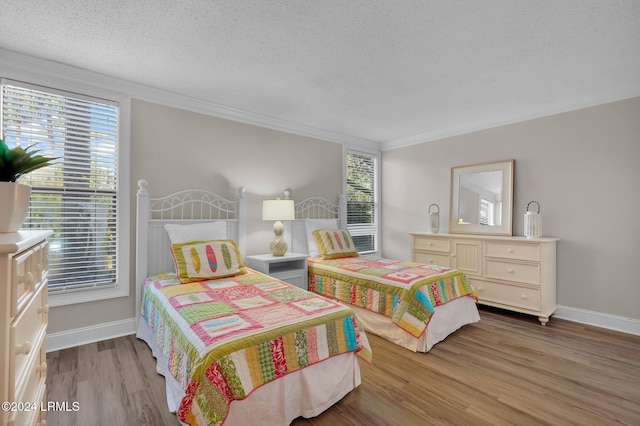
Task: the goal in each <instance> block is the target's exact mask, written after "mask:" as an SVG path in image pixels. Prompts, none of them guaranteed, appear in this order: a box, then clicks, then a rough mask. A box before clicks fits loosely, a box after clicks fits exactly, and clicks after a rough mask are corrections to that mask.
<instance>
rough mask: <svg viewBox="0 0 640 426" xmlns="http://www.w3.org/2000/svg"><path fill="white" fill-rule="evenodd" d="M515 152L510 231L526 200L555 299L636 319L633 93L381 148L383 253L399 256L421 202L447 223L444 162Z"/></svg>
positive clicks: (519, 229)
mask: <svg viewBox="0 0 640 426" xmlns="http://www.w3.org/2000/svg"><path fill="white" fill-rule="evenodd" d="M506 159H515V177H514V181H515V182H514V184H515V187H514V221H513V231H514V235H522V234H523V215H524V212H525V208H526V204H527V202H529V201H531V200H536V201H538V202H540V205H541V213H542V227H543V233H544V235H547V236H555V237H559V238H560V239H561V240H560V241H559V243H558V254H557V262H558V275H557V279H558V303H559V304H560V305H563V306H568V307H572V308H578V309H584V310H588V311H595V312H600V313H605V314H611V315H616V316H622V317H627V318H633V319H640V303H638V301H640V284H639V283H638V279H637V274H636V271H635V269H636V268H637V264H638V260H639V259H640V219H639V215H640V98H633V99H629V100H625V101H620V102H615V103H611V104H606V105H600V106H596V107H592V108H587V109H583V110H578V111H573V112H569V113H564V114H558V115H554V116H550V117H546V118H541V119H536V120H531V121H526V122H522V123H517V124H512V125H508V126H503V127H499V128H495V129H490V130H485V131H480V132H475V133H470V134H466V135H461V136H456V137H451V138H447V139H443V140H438V141H433V142H427V143H423V144H419V145H414V146H410V147H405V148H399V149H394V150H390V151H385V152H383V153H382V230H383V232H382V244H383V255H384V256H385V257H391V258H409V256H410V238H409V235H408V233H409V232H412V231H421V232H426V230H427V207H428V206H429V204H431V203H437V204H439V206H440V216H441V219H440V220H441V223H440V229H441V232H446V230H447V229H448V215H449V186H450V168H451V167H452V166H459V165H465V164H473V163H480V162H489V161H499V160H506Z"/></svg>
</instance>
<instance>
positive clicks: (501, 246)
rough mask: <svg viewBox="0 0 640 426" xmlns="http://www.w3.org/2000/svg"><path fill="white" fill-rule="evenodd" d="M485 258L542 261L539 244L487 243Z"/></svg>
mask: <svg viewBox="0 0 640 426" xmlns="http://www.w3.org/2000/svg"><path fill="white" fill-rule="evenodd" d="M485 256H489V257H501V258H503V259H515V260H530V261H532V262H538V261H539V260H540V246H539V245H538V244H527V243H516V242H510V243H501V242H493V241H487V243H486V246H485Z"/></svg>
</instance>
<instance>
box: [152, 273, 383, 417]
mask: <svg viewBox="0 0 640 426" xmlns="http://www.w3.org/2000/svg"><path fill="white" fill-rule="evenodd" d="M246 269H247V272H246V273H245V274H243V275H237V276H233V277H228V278H220V279H216V280H207V281H199V282H195V283H189V284H180V282H179V281H178V279H177V277H176V275H175V274H168V273H166V274H157V275H153V276H151V277H149V278H148V279H147V280H146V282H145V288H144V291H143V300H142V307H141V315H142V316H143V317H144V319H145V320H146V321H147V323H148V324H149V326H150V328H151V330H152V331H153V333H154V338H155V342H156V344H157V346H158V347H159V348H160V349H161V350H162V351H163V353H164V355H165V356H166V357H167V360H168V366H167V367H168V370H169V372H170V373H171V374H172V375H173V376H174V377H175V378H176V380H178V382H179V383H180V384H181V385H182V386H183V388H184V389H186V391H185V396H184V398H183V400H182V401H181V403H180V406H179V408H178V411H177V416H178V418H179V419H180V420H181V421H182V422H184V423H186V424H190V425H195V424H213V425H215V424H222V423H223V422H224V420H225V418H226V416H227V413H228V411H229V404H230V403H231V401H233V400H238V399H243V398H245V397H247V396H248V395H249V394H250V393H251V392H252V391H253V390H254V389H256V388H257V387H259V386H261V385H263V384H265V383H268V382H270V381H272V380H275V379H277V378H279V377H281V376H283V375H285V374H288V373H290V372H293V371H296V370H299V369H301V368H304V367H306V366H308V365H311V364H315V363H318V362H320V361H323V360H326V359H328V358H330V357H332V356H335V355H339V354H342V353H347V352H358V355H359V356H361V357H363V358H364V359H366V360H370V359H371V351H370V348H369V346H368V342H367V339H366V335H365V334H364V331H360V330H359V329H358V326H357V324H356V319H355V316H354V315H353V311H352V310H350V309H349V308H348V307H345V306H343V305H341V304H339V303H337V302H335V301H332V300H329V299H327V298H325V297H322V296H318V295H316V294H313V293H310V292H308V291H305V290H302V289H300V288H298V287H295V286H292V285H289V284H287V283H285V282H283V281H280V280H277V279H275V278H272V277H269V276H267V275H264V274H261V273H258V272H256V271H254V270H252V269H250V268H246Z"/></svg>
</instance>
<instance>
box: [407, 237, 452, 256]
mask: <svg viewBox="0 0 640 426" xmlns="http://www.w3.org/2000/svg"><path fill="white" fill-rule="evenodd" d="M413 248H414V249H419V250H430V251H441V252H445V253H449V251H450V250H451V242H450V240H448V239H443V238H430V237H422V236H420V237H414V239H413Z"/></svg>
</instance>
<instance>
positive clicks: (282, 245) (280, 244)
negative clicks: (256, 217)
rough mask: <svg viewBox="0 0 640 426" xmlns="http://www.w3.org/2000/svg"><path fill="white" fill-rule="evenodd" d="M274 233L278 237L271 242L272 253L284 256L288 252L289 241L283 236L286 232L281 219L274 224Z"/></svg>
mask: <svg viewBox="0 0 640 426" xmlns="http://www.w3.org/2000/svg"><path fill="white" fill-rule="evenodd" d="M273 233H274V234H275V235H276V237H275V238H274V239H273V241H271V244H269V249H271V254H272V255H273V256H284V254H285V253H286V252H287V241H286V240H285V239H284V237H283V236H282V234H283V233H284V225H283V224H282V222H280V221H279V220H278V221H276V223H274V224H273Z"/></svg>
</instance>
